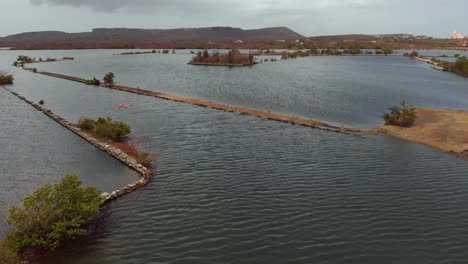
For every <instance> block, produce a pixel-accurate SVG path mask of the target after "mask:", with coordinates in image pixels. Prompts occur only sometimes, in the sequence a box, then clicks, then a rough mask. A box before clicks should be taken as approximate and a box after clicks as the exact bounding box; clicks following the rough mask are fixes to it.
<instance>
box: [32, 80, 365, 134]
mask: <svg viewBox="0 0 468 264" xmlns="http://www.w3.org/2000/svg"><path fill="white" fill-rule="evenodd" d="M37 73H39V74H43V75H47V76H51V77H56V78H61V79H65V80H70V81H75V82H80V83H85V82H86V80H85V79H82V78H78V77H73V76H68V75H63V74H57V73H51V72H44V71H41V72H39V71H38V72H37ZM101 86H102V87H106V88H110V89H115V90H120V91H125V92H129V93H136V94H140V95H145V96H152V97H156V98H160V99H165V100H170V101H174V102H182V103H188V104H192V105H197V106H202V107H209V108H213V109H217V110H222V111H228V112H237V113H240V114H243V115H250V116H255V117H260V118H264V119H269V120H275V121H279V122H284V123H291V124H296V125H301V126H307V127H312V128H318V129H324V130H330V131H334V132H366V133H372V130H367V129H357V128H344V127H338V126H333V125H330V124H327V123H325V122H322V121H319V120H314V119H306V118H301V117H295V116H289V115H283V114H278V113H272V112H269V111H263V110H257V109H252V108H245V107H238V106H232V105H226V104H220V103H215V102H211V101H205V100H200V99H194V98H189V97H183V96H178V95H171V94H165V93H161V92H155V91H151V90H146V89H141V88H135V87H129V86H122V85H114V86H112V87H107V86H105V85H101Z"/></svg>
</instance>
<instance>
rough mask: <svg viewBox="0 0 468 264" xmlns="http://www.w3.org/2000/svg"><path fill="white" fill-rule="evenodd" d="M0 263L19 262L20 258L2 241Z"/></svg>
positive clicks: (17, 263) (0, 244)
mask: <svg viewBox="0 0 468 264" xmlns="http://www.w3.org/2000/svg"><path fill="white" fill-rule="evenodd" d="M0 263H2V264H20V263H21V259H20V258H19V257H18V255H17V254H15V253H14V252H12V251H11V250H10V249H8V248H7V247H6V246H5V245H4V244H3V243H0Z"/></svg>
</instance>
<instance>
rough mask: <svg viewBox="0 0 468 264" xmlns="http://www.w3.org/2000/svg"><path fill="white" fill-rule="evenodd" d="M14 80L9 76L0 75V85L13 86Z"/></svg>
mask: <svg viewBox="0 0 468 264" xmlns="http://www.w3.org/2000/svg"><path fill="white" fill-rule="evenodd" d="M14 80H15V78H14V77H13V75H11V74H0V85H5V84H13V81H14Z"/></svg>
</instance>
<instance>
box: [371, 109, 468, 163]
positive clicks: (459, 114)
mask: <svg viewBox="0 0 468 264" xmlns="http://www.w3.org/2000/svg"><path fill="white" fill-rule="evenodd" d="M417 113H418V119H417V120H416V123H415V125H414V126H412V127H409V128H404V127H397V126H388V125H381V126H380V127H379V128H377V130H378V132H381V133H386V134H389V135H392V136H395V137H398V138H401V139H406V140H410V141H415V142H419V143H422V144H426V145H429V146H432V147H435V148H438V149H440V150H443V151H446V152H450V153H454V154H456V155H458V156H462V157H465V158H468V111H464V110H447V109H428V108H418V109H417Z"/></svg>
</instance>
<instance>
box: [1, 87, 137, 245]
mask: <svg viewBox="0 0 468 264" xmlns="http://www.w3.org/2000/svg"><path fill="white" fill-rule="evenodd" d="M0 105H1V106H2V107H1V109H2V111H0V127H1V133H0V145H1V146H2V151H1V152H0V168H1V173H0V181H1V188H0V237H2V236H3V235H4V234H5V232H6V230H7V226H6V218H7V214H8V208H9V207H10V206H13V205H18V204H19V203H20V201H21V199H23V198H24V197H26V196H28V195H31V194H32V193H33V192H34V191H35V190H36V189H37V188H39V187H41V186H43V185H45V184H51V183H52V184H53V183H56V182H57V181H59V180H60V179H61V178H62V177H63V176H65V175H68V174H77V175H79V176H80V178H81V179H82V180H83V182H84V184H85V185H92V186H96V187H98V188H99V189H100V190H102V191H113V190H116V189H118V188H121V187H123V186H125V185H127V184H128V183H131V182H133V181H135V180H136V179H138V175H137V174H136V173H134V172H133V171H131V170H129V169H127V168H126V167H125V166H124V165H122V164H120V163H119V162H118V161H116V160H115V159H113V158H111V157H110V156H108V155H107V154H104V153H102V152H101V151H99V150H97V149H96V148H94V147H93V146H92V145H90V144H88V143H86V142H85V141H84V140H82V139H81V138H79V137H77V136H75V135H73V134H72V133H71V132H69V131H67V130H65V129H63V128H62V127H61V126H60V125H58V124H57V123H55V122H54V121H52V120H50V119H49V118H48V117H46V116H45V115H43V114H42V113H39V112H37V111H36V110H35V109H33V108H32V107H31V106H29V105H27V104H25V103H24V102H22V101H21V100H19V99H18V98H17V97H15V96H13V95H12V94H10V93H9V92H7V91H6V90H4V89H3V88H0Z"/></svg>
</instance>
